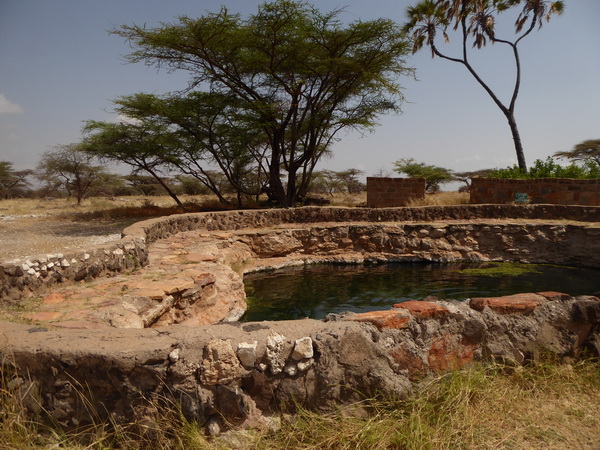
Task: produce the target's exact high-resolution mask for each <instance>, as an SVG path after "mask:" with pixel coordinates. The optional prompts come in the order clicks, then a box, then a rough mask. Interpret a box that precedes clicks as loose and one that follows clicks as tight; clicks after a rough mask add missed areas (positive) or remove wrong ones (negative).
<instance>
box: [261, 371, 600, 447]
mask: <svg viewBox="0 0 600 450" xmlns="http://www.w3.org/2000/svg"><path fill="white" fill-rule="evenodd" d="M367 404H368V406H369V409H370V411H371V413H370V415H369V416H368V417H366V418H365V417H362V418H356V417H347V415H345V414H344V413H343V412H342V411H340V412H339V413H337V414H332V415H319V414H316V413H312V412H308V411H303V412H301V414H300V415H299V416H297V417H296V418H294V419H293V420H292V421H291V422H289V423H287V424H286V425H285V426H284V428H283V429H282V430H280V431H279V432H278V433H273V434H271V435H267V436H263V437H261V438H260V439H259V441H258V443H257V444H256V448H294V449H299V448H302V449H388V448H399V449H415V450H416V449H419V450H420V449H456V448H466V449H498V448H500V449H525V448H527V449H529V448H539V449H597V448H598V443H599V442H600V367H599V366H598V363H597V362H596V363H592V362H584V363H579V364H576V365H574V366H573V365H559V364H535V365H533V366H530V367H527V368H518V369H516V370H515V369H511V368H505V367H499V366H491V367H490V366H488V367H483V366H480V367H473V368H470V369H466V370H463V371H460V372H455V373H451V374H447V375H444V376H442V377H440V378H438V379H436V380H434V381H433V382H431V383H430V384H429V385H428V386H427V387H426V388H424V389H423V390H421V391H420V392H418V393H417V394H416V395H415V396H414V397H412V398H410V399H408V400H406V401H371V402H368V403H367Z"/></svg>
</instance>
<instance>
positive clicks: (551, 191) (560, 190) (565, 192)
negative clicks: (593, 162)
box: [469, 178, 600, 206]
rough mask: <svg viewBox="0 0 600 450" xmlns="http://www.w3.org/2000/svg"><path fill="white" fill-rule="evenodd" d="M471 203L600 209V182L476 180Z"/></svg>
mask: <svg viewBox="0 0 600 450" xmlns="http://www.w3.org/2000/svg"><path fill="white" fill-rule="evenodd" d="M469 191H470V193H471V203H500V204H502V203H510V202H514V201H524V202H528V203H547V204H558V205H589V206H599V205H600V180H598V179H591V180H574V179H567V178H558V179H554V178H537V179H531V180H513V179H500V178H473V181H472V183H471V187H470V189H469ZM523 194H525V195H523Z"/></svg>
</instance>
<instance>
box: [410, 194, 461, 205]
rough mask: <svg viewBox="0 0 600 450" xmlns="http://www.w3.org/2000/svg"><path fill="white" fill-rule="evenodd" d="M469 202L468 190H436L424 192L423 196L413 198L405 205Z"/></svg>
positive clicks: (459, 203)
mask: <svg viewBox="0 0 600 450" xmlns="http://www.w3.org/2000/svg"><path fill="white" fill-rule="evenodd" d="M469 202H470V197H469V193H468V192H438V193H435V194H425V197H424V198H419V199H413V200H411V201H410V202H409V203H408V205H407V206H412V207H415V206H452V205H464V204H467V203H469Z"/></svg>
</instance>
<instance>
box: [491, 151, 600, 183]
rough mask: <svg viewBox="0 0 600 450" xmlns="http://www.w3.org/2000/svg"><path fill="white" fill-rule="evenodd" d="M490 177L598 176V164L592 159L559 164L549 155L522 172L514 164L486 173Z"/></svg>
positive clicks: (599, 173)
mask: <svg viewBox="0 0 600 450" xmlns="http://www.w3.org/2000/svg"><path fill="white" fill-rule="evenodd" d="M488 176H489V177H491V178H522V179H529V178H576V179H586V178H600V166H598V164H596V163H595V162H594V161H591V160H587V161H584V162H583V164H581V165H578V164H576V163H574V162H573V163H571V164H569V165H568V166H561V165H560V164H558V163H557V162H556V161H555V160H554V159H553V158H552V157H551V156H548V157H547V158H546V160H545V161H544V160H541V159H537V160H535V162H534V163H533V166H531V168H530V169H529V172H523V171H522V170H521V169H519V167H518V166H517V165H516V164H515V165H514V166H512V167H507V168H505V169H496V170H493V171H491V172H490V174H489V175H488Z"/></svg>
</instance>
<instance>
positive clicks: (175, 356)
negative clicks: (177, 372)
mask: <svg viewBox="0 0 600 450" xmlns="http://www.w3.org/2000/svg"><path fill="white" fill-rule="evenodd" d="M180 352H181V350H180V349H178V348H176V349H174V350H173V351H172V352H171V353H169V361H170V362H171V363H172V364H175V363H176V362H177V361H179V353H180Z"/></svg>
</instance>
